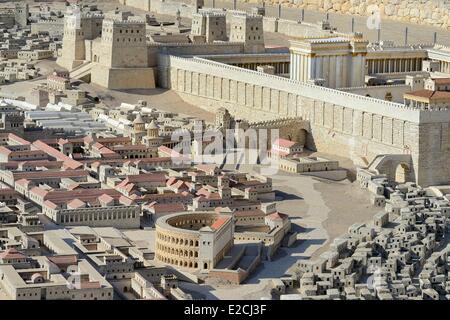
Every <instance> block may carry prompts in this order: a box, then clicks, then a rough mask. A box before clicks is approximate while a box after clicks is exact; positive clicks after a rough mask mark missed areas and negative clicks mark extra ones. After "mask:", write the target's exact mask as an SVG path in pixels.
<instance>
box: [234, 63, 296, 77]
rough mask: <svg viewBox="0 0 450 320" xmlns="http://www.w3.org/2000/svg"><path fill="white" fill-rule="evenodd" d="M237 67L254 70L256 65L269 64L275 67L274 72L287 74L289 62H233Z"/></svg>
mask: <svg viewBox="0 0 450 320" xmlns="http://www.w3.org/2000/svg"><path fill="white" fill-rule="evenodd" d="M235 65H236V66H237V67H239V68H244V69H249V70H253V71H256V68H257V67H258V66H263V65H271V66H273V67H275V74H287V73H289V62H270V63H237V64H235Z"/></svg>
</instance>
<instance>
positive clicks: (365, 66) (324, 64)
mask: <svg viewBox="0 0 450 320" xmlns="http://www.w3.org/2000/svg"><path fill="white" fill-rule="evenodd" d="M152 3H153V2H152ZM158 3H159V2H158ZM159 5H160V6H161V8H163V7H162V6H163V3H159ZM168 5H169V3H168ZM173 5H174V4H173V3H170V6H173ZM197 5H198V3H197V4H196V5H194V8H192V7H187V8H190V10H191V11H190V14H189V15H188V16H189V17H191V18H192V21H193V22H192V28H191V30H192V32H191V35H190V41H189V42H188V43H171V42H162V41H161V42H149V41H146V38H145V37H144V33H145V30H146V26H145V22H143V20H140V19H139V18H138V17H135V16H132V15H131V14H126V13H120V12H115V13H110V14H106V15H104V16H101V17H100V16H89V17H86V16H82V18H81V23H80V25H78V26H77V25H76V28H75V29H73V28H72V27H71V25H70V21H71V20H70V17H69V16H68V17H66V25H65V33H64V45H63V50H62V52H61V55H60V58H59V60H58V63H59V64H60V65H62V66H64V67H66V68H67V69H68V70H70V71H71V76H72V77H75V78H77V77H78V78H82V79H89V78H90V80H91V82H93V83H96V84H99V85H101V86H103V87H106V88H109V89H130V88H153V87H155V86H158V87H162V88H167V89H171V90H174V91H176V92H177V93H179V95H180V96H181V97H182V98H183V99H184V100H186V101H187V102H189V103H192V104H194V105H197V106H200V107H202V108H204V109H207V110H208V111H213V112H214V111H217V110H218V109H219V108H222V107H225V108H226V109H228V110H229V111H230V113H231V114H232V115H233V116H234V117H236V118H240V119H246V120H248V121H249V122H258V121H266V120H274V119H283V118H298V119H299V120H300V121H302V123H305V122H309V125H307V126H306V125H305V126H302V127H301V128H299V130H302V131H303V132H304V136H305V138H304V140H305V146H306V147H307V148H309V149H311V150H318V151H323V152H327V153H331V154H336V155H339V156H344V157H348V158H350V159H352V160H353V161H354V162H355V163H356V164H357V165H359V166H362V167H370V168H374V170H375V171H379V172H377V173H384V174H386V175H387V176H388V177H389V178H391V179H393V180H395V179H396V176H402V177H403V178H404V179H405V180H409V181H414V182H416V183H418V184H420V185H422V186H428V185H435V184H445V183H448V182H450V110H448V109H447V107H445V106H442V105H441V106H440V107H439V108H428V107H424V108H418V107H413V106H412V104H409V105H408V106H406V105H405V103H404V101H403V95H404V94H405V93H407V92H409V91H413V90H416V89H417V88H416V87H415V84H416V83H423V81H422V80H420V77H421V76H423V75H424V74H427V75H430V74H431V73H430V72H429V71H430V70H428V71H427V70H425V67H426V66H427V65H428V66H429V65H430V62H432V65H433V66H437V69H438V71H439V72H440V74H439V77H444V78H445V77H446V76H445V75H446V72H447V71H448V70H449V65H450V50H449V49H447V48H444V47H442V46H438V45H429V44H422V45H410V46H396V45H394V44H392V43H389V42H385V43H375V44H369V43H367V41H365V40H364V39H363V38H362V35H360V34H340V33H336V32H332V31H330V30H329V28H327V26H324V25H322V27H320V26H319V28H318V29H317V28H316V29H314V30H315V33H314V34H315V36H314V37H308V38H304V39H302V40H296V41H291V45H290V50H289V51H290V52H288V51H287V50H286V51H280V50H278V51H274V50H273V49H271V48H265V47H264V34H263V31H267V30H268V29H270V28H272V24H271V23H272V21H271V20H270V19H266V18H263V17H262V16H260V15H255V14H247V13H242V12H234V11H226V12H225V13H223V10H217V9H209V10H207V9H205V10H201V9H200V10H199V9H198V6H197ZM183 8H184V9H183V10H184V13H183V12H181V15H183V14H184V15H186V14H185V13H186V12H187V11H186V10H187V9H186V6H184V7H183ZM229 17H230V19H229ZM227 21H229V22H230V32H229V36H226V30H225V29H224V26H225V25H226V22H227ZM277 23H278V29H277V30H278V31H279V32H284V33H285V34H289V33H290V32H292V30H291V31H289V30H290V29H289V30H288V29H285V28H280V26H281V24H280V23H284V22H282V21H278V22H277ZM72 26H73V25H72ZM302 27H303V28H310V29H311V30H313V27H312V26H311V25H308V24H304V25H303V26H302ZM147 32H148V26H147ZM100 34H101V35H100ZM266 66H271V67H273V69H272V70H275V71H274V72H270V73H268V72H265V71H264V70H269V69H270V68H266ZM287 67H288V68H287ZM261 70H262V71H261ZM271 73H272V74H271ZM287 74H289V78H288V77H287ZM368 77H369V78H370V77H372V78H374V79H375V80H377V79H380V78H382V79H384V80H386V81H391V80H392V79H397V78H401V79H403V82H402V84H399V85H382V86H367V85H366V82H367V79H368ZM405 77H410V79H412V80H411V81H410V82H408V80H407V81H405ZM448 77H450V76H448ZM390 79H391V80H390ZM421 81H422V82H421ZM298 136H302V134H300V135H298ZM399 171H400V172H399Z"/></svg>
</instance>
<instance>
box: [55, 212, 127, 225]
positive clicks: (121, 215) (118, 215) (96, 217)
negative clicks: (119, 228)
mask: <svg viewBox="0 0 450 320" xmlns="http://www.w3.org/2000/svg"><path fill="white" fill-rule="evenodd" d="M135 217H136V212H134V211H132V212H125V211H117V212H114V211H111V210H108V211H102V212H90V213H82V212H78V213H73V214H62V215H61V223H71V222H87V221H100V220H116V219H131V218H135Z"/></svg>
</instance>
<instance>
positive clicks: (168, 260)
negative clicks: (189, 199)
mask: <svg viewBox="0 0 450 320" xmlns="http://www.w3.org/2000/svg"><path fill="white" fill-rule="evenodd" d="M233 233H234V225H233V218H232V216H228V215H218V214H215V213H211V212H205V213H175V214H171V215H167V216H165V217H161V218H159V219H158V220H157V221H156V250H155V252H156V255H155V256H156V259H157V260H158V261H160V262H163V263H165V264H170V265H173V266H177V267H184V268H191V269H211V268H214V266H215V265H216V264H217V263H218V262H219V261H220V260H221V259H222V258H223V257H224V255H225V254H226V253H227V252H228V250H229V249H231V247H232V246H233Z"/></svg>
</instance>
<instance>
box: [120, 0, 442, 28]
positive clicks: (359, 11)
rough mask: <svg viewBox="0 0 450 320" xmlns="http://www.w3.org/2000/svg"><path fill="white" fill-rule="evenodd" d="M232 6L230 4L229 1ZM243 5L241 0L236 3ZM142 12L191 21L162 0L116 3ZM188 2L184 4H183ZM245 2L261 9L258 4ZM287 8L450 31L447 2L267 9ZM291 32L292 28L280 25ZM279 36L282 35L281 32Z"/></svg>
mask: <svg viewBox="0 0 450 320" xmlns="http://www.w3.org/2000/svg"><path fill="white" fill-rule="evenodd" d="M228 1H229V2H230V3H232V0H228ZM239 1H242V0H239ZM119 2H120V3H122V4H127V5H129V6H133V7H136V8H139V9H142V10H147V11H150V10H151V11H153V12H158V13H161V14H169V15H174V12H176V11H177V10H180V12H181V16H182V17H189V18H190V17H191V16H192V9H191V6H190V5H187V4H186V3H182V2H181V1H180V2H175V1H164V2H163V1H161V0H119ZM184 2H187V1H184ZM244 2H247V3H254V4H255V6H256V5H261V0H246V1H244ZM280 3H281V5H282V6H287V7H297V8H305V9H308V10H315V11H324V12H336V13H343V14H352V15H360V16H369V15H371V14H372V12H373V11H374V9H376V8H378V9H379V12H380V15H381V17H382V18H387V19H392V20H398V21H405V22H411V23H417V24H424V25H431V26H435V27H441V28H445V29H448V28H449V27H450V3H449V2H448V1H446V0H269V1H266V4H267V5H277V4H280ZM283 26H285V27H287V28H290V27H291V24H283ZM280 32H281V31H280Z"/></svg>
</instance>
